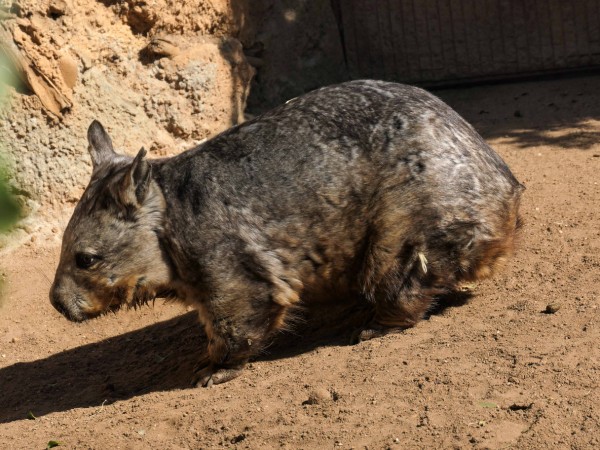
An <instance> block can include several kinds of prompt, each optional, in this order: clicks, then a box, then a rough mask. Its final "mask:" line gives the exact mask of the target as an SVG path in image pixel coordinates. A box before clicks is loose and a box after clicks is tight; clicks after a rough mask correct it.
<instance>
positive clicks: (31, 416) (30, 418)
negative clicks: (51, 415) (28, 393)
mask: <svg viewBox="0 0 600 450" xmlns="http://www.w3.org/2000/svg"><path fill="white" fill-rule="evenodd" d="M27 418H28V419H29V420H35V419H37V417H35V416H34V415H33V413H32V412H31V411H29V412H28V413H27Z"/></svg>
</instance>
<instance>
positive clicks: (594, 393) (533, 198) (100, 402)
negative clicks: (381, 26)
mask: <svg viewBox="0 0 600 450" xmlns="http://www.w3.org/2000/svg"><path fill="white" fill-rule="evenodd" d="M437 93H438V95H440V96H441V97H443V98H444V99H445V100H446V101H447V102H448V103H450V104H451V105H452V106H453V107H455V108H456V109H457V110H458V111H459V112H460V113H461V114H463V115H464V116H465V117H466V118H467V119H468V120H469V121H471V122H472V123H473V124H474V125H475V127H476V128H477V129H478V130H479V131H480V132H481V133H482V135H483V136H484V137H485V138H486V139H487V140H488V141H489V142H490V143H491V144H492V145H493V146H494V147H495V148H496V149H497V150H498V152H499V153H500V154H501V155H502V156H503V157H504V158H505V160H506V161H507V162H508V163H509V165H510V166H511V168H512V169H513V171H514V173H515V174H516V176H517V178H518V179H519V180H520V181H521V182H523V183H524V184H525V185H526V187H527V190H526V192H525V196H524V202H523V205H522V214H523V217H524V219H525V224H526V226H525V228H524V231H523V234H522V239H521V244H520V250H519V252H518V254H517V255H516V257H515V258H513V259H512V260H511V261H510V262H509V263H508V265H507V267H506V268H505V270H504V271H503V272H502V273H500V274H498V275H497V276H495V277H494V278H493V279H490V280H487V281H485V282H482V283H480V284H479V285H478V286H477V287H476V288H475V289H474V292H473V294H474V295H473V296H472V297H471V298H469V299H466V298H465V299H462V300H459V299H456V298H454V299H453V300H452V301H451V302H449V303H448V304H446V305H444V306H445V307H444V308H439V309H438V310H437V311H436V313H434V314H432V315H431V316H430V318H429V319H428V320H424V321H423V322H421V323H419V324H418V325H417V326H416V327H415V328H413V329H410V330H408V331H406V332H404V333H402V334H397V335H389V336H386V337H384V338H381V339H376V340H372V341H369V342H365V343H362V344H359V345H356V346H349V345H346V338H347V333H343V332H340V333H335V334H333V335H332V336H321V337H319V336H315V335H313V336H311V335H310V333H309V335H308V336H305V335H304V334H303V333H298V335H297V336H291V337H290V336H287V337H284V338H282V340H281V342H280V343H279V344H278V345H276V346H275V347H273V351H272V352H271V353H270V354H269V355H266V356H264V357H261V358H260V359H258V360H257V361H255V362H253V363H252V364H251V365H250V367H249V368H248V370H246V372H245V373H244V374H243V375H242V376H240V377H239V378H237V379H235V380H233V381H231V382H229V383H226V384H224V385H219V386H215V387H213V388H210V389H197V388H191V387H189V381H190V374H191V369H192V367H193V365H194V362H195V361H196V360H197V359H199V358H200V356H201V354H202V351H203V350H202V349H203V345H204V337H203V334H202V332H201V330H200V329H199V327H198V326H197V325H196V321H195V316H194V313H193V312H191V311H187V310H185V309H184V308H183V307H182V306H179V305H177V304H163V303H162V302H159V301H157V302H156V305H155V306H154V307H147V308H143V309H141V310H137V311H126V312H120V313H119V314H118V315H116V316H114V315H110V316H105V317H102V318H100V319H96V320H93V321H90V322H87V323H83V324H73V323H69V322H67V321H66V320H65V319H64V318H63V317H61V316H60V315H59V314H58V313H57V312H56V311H54V310H53V309H52V307H51V305H50V303H49V301H48V298H47V297H48V294H47V292H48V289H49V287H50V281H49V280H50V279H51V278H52V277H53V275H54V268H55V265H56V263H57V260H58V254H59V247H58V245H59V239H60V233H61V231H60V230H56V231H57V232H56V233H55V234H52V235H48V236H37V237H34V240H33V241H32V242H29V243H28V244H27V245H24V246H21V247H20V248H19V249H17V250H15V251H13V252H12V253H9V254H4V255H3V256H2V261H1V264H2V266H3V269H2V270H3V274H4V276H5V278H6V279H7V280H8V281H7V283H6V292H5V295H4V300H3V304H2V306H1V308H0V443H1V445H2V447H3V448H10V449H43V448H46V446H47V444H48V442H49V441H51V440H54V441H60V442H61V443H62V444H61V445H62V448H69V449H75V448H77V449H88V448H89V449H100V448H102V449H106V448H115V449H117V448H119V449H142V448H144V449H145V448H157V449H158V448H160V449H166V448H169V449H179V448H181V449H188V448H194V449H199V448H206V449H210V448H233V449H236V448H239V449H242V448H252V449H255V448H256V449H258V448H290V449H296V448H306V449H309V448H319V449H321V448H342V449H350V448H354V449H363V448H369V449H384V448H392V449H421V448H423V449H429V448H457V449H458V448H477V449H480V448H481V449H482V448H490V449H495V448H515V449H539V448H561V449H562V448H569V449H591V448H600V407H599V404H600V390H599V383H600V344H599V343H600V325H599V322H600V320H599V319H600V308H599V304H600V292H599V291H600V186H599V185H598V183H599V182H600V139H599V137H600V78H599V77H597V76H588V77H579V78H570V79H560V80H546V81H536V82H523V83H514V84H505V85H495V86H484V87H476V88H469V89H456V90H445V91H438V92H437ZM548 305H551V310H552V311H553V312H552V313H546V312H545V310H546V308H547V306H548ZM332 319H333V318H332ZM28 416H29V417H28ZM33 417H35V419H33Z"/></svg>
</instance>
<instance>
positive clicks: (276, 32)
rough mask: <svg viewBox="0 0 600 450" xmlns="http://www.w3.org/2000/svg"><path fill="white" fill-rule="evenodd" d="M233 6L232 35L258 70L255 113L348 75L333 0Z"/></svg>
mask: <svg viewBox="0 0 600 450" xmlns="http://www.w3.org/2000/svg"><path fill="white" fill-rule="evenodd" d="M230 8H231V9H230V17H231V20H232V22H233V23H234V24H235V28H236V30H237V32H236V33H235V35H234V36H233V37H235V38H236V39H238V40H239V41H240V42H241V43H242V45H243V48H244V54H245V55H246V59H247V61H248V62H249V63H250V64H251V65H252V66H253V67H254V69H255V71H256V73H255V76H254V78H253V80H252V84H251V88H250V93H249V97H248V101H247V110H248V111H249V112H250V113H251V114H259V113H262V112H265V111H267V110H269V109H271V108H273V107H275V106H277V105H279V104H281V103H283V102H285V101H287V100H289V99H291V98H294V97H297V96H299V95H302V94H304V93H306V92H308V91H311V90H313V89H317V88H319V87H322V86H326V85H329V84H335V83H339V82H340V81H343V80H346V79H348V74H347V70H346V65H345V63H344V53H343V47H342V44H341V41H340V36H339V30H338V26H337V23H336V20H335V14H334V10H333V8H332V5H331V1H330V0H314V1H311V2H297V1H294V0H281V1H273V0H252V1H250V0H240V1H235V2H231V3H230ZM225 56H226V55H225Z"/></svg>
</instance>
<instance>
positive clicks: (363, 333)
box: [350, 325, 408, 344]
mask: <svg viewBox="0 0 600 450" xmlns="http://www.w3.org/2000/svg"><path fill="white" fill-rule="evenodd" d="M406 328H408V327H389V328H388V327H382V326H378V325H371V326H369V327H367V328H363V329H359V330H357V331H356V332H355V333H354V334H353V335H352V340H351V341H350V343H351V344H360V343H361V342H364V341H369V340H371V339H374V338H378V337H381V336H385V335H386V334H392V333H401V332H402V331H404V330H406Z"/></svg>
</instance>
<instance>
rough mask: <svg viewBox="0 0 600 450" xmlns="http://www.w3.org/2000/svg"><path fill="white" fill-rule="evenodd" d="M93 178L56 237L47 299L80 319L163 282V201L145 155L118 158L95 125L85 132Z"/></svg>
mask: <svg viewBox="0 0 600 450" xmlns="http://www.w3.org/2000/svg"><path fill="white" fill-rule="evenodd" d="M88 141H89V152H90V155H91V157H92V163H93V172H92V178H91V180H90V183H89V185H88V187H87V188H86V190H85V192H84V194H83V196H82V198H81V200H80V201H79V203H78V204H77V206H76V207H75V211H74V212H73V217H71V220H70V222H69V225H68V226H67V229H66V230H65V234H64V237H63V243H62V250H61V255H60V263H59V265H58V269H57V271H56V277H55V279H54V283H53V285H52V288H51V290H50V301H51V302H52V304H53V305H54V307H55V308H56V309H57V310H58V311H59V312H61V313H62V314H64V315H65V316H66V317H67V318H69V319H70V320H74V321H82V320H85V319H88V318H91V317H94V316H97V315H100V314H102V313H104V312H106V311H111V310H112V311H114V310H116V309H118V308H119V307H121V306H122V305H124V304H127V305H129V306H135V305H137V304H140V303H145V302H147V301H148V300H152V299H154V297H155V296H156V294H157V291H159V290H161V289H164V288H165V286H166V285H167V284H168V282H169V279H170V271H169V266H168V264H167V262H166V257H165V255H164V252H163V251H162V250H161V246H160V241H159V235H160V233H161V232H162V224H163V216H164V211H165V201H164V197H163V195H162V193H161V191H160V188H159V186H158V185H157V184H156V182H155V181H154V180H153V178H152V166H151V165H150V163H149V162H148V161H146V160H145V158H144V157H145V155H146V151H145V150H144V149H142V150H140V152H139V153H138V155H137V156H136V157H135V158H131V157H128V156H124V155H119V154H117V153H115V151H114V150H113V146H112V142H111V139H110V137H109V136H108V134H107V133H106V131H105V130H104V128H103V127H102V125H101V124H100V123H99V122H97V121H94V122H92V124H91V125H90V127H89V129H88Z"/></svg>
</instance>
